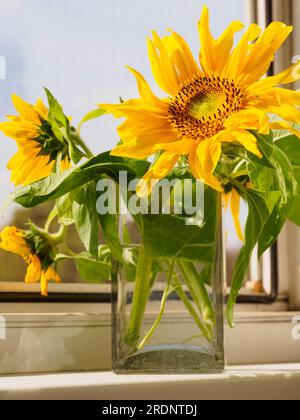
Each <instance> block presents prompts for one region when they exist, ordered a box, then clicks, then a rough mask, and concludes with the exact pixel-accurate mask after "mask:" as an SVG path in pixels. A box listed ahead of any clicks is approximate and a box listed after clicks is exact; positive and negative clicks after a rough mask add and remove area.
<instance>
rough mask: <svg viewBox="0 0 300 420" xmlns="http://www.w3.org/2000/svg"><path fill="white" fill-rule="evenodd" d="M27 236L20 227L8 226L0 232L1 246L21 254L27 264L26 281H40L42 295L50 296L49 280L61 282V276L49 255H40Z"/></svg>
mask: <svg viewBox="0 0 300 420" xmlns="http://www.w3.org/2000/svg"><path fill="white" fill-rule="evenodd" d="M27 237H28V235H27V232H25V231H23V230H21V229H18V228H16V227H15V226H8V227H6V228H4V229H3V230H2V232H1V233H0V248H1V249H3V250H5V251H8V252H12V253H14V254H17V255H20V256H21V257H22V258H23V259H24V261H25V262H26V264H27V272H26V276H25V282H26V283H38V282H40V284H41V295H42V296H48V283H49V281H54V282H56V283H60V282H61V278H60V276H59V275H58V274H57V273H56V271H55V269H54V268H53V267H52V261H51V260H49V258H48V256H45V255H43V256H40V255H39V254H38V252H37V251H36V250H35V249H33V248H32V246H30V245H29V241H28V240H27ZM45 257H47V258H45ZM45 260H47V264H45Z"/></svg>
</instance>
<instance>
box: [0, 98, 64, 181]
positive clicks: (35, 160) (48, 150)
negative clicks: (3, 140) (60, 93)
mask: <svg viewBox="0 0 300 420" xmlns="http://www.w3.org/2000/svg"><path fill="white" fill-rule="evenodd" d="M12 100H13V103H14V106H15V108H16V110H17V111H18V113H19V116H8V117H7V118H8V120H9V121H8V122H3V123H0V131H2V132H3V133H4V134H5V135H7V136H8V137H11V138H13V139H14V140H15V141H16V143H17V147H18V151H17V153H16V154H15V155H14V156H13V158H12V159H11V160H10V161H9V163H8V169H9V170H11V171H12V175H11V180H12V182H13V183H14V184H15V185H21V184H22V185H28V184H31V183H32V182H34V181H38V180H39V179H42V178H45V177H46V176H49V175H50V174H51V172H52V171H53V168H54V165H55V159H56V157H57V155H58V153H59V152H62V157H63V159H62V164H61V169H62V170H65V169H68V167H69V165H70V161H69V158H68V157H67V155H66V146H65V145H62V143H61V142H60V141H59V140H58V139H56V138H55V135H54V133H53V132H52V129H51V124H50V123H49V122H48V109H47V107H46V106H45V105H44V103H43V102H42V101H41V100H38V101H37V103H36V105H31V104H29V103H27V102H25V101H23V99H21V98H20V97H19V96H17V95H13V96H12Z"/></svg>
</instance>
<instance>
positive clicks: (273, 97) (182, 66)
mask: <svg viewBox="0 0 300 420" xmlns="http://www.w3.org/2000/svg"><path fill="white" fill-rule="evenodd" d="M242 28H243V25H242V23H240V22H234V23H232V24H231V25H230V26H229V27H228V28H227V29H226V31H225V32H224V33H223V34H222V35H221V37H220V38H219V39H214V38H213V37H212V35H211V32H210V24H209V12H208V9H207V7H204V9H203V13H202V17H201V20H200V22H199V34H200V41H201V51H200V63H198V62H197V61H196V60H195V59H194V57H193V55H192V53H191V50H190V48H189V46H188V45H187V43H186V42H185V40H184V39H183V38H182V37H181V36H180V35H178V34H177V33H175V32H173V31H170V35H168V36H166V37H164V38H160V37H159V36H158V35H157V33H155V32H154V33H153V39H151V40H150V39H149V40H148V51H149V58H150V62H151V67H152V72H153V75H154V78H155V80H156V82H157V84H158V85H159V87H160V88H161V89H162V90H163V91H164V92H165V93H166V94H167V95H168V96H167V97H165V98H163V99H160V98H158V97H157V96H156V95H155V94H154V93H153V91H152V90H151V88H150V86H149V85H148V84H147V82H146V80H145V79H144V77H143V76H142V75H141V74H140V73H139V72H137V71H136V70H134V69H132V68H129V70H130V71H131V72H132V73H133V74H134V76H135V77H136V79H137V83H138V89H139V93H140V98H138V99H133V100H129V101H127V102H125V103H122V104H116V105H110V104H104V105H101V106H102V107H103V108H104V109H105V110H106V111H107V112H110V113H113V114H114V116H115V117H116V118H125V119H126V121H125V122H124V123H123V124H122V125H121V126H120V127H119V128H118V132H119V135H120V137H121V138H122V140H123V144H121V145H119V146H118V147H116V148H115V149H114V150H113V152H112V154H113V155H115V156H123V157H129V158H139V159H146V158H148V157H150V156H152V155H155V154H157V159H155V162H154V164H153V165H152V167H151V169H150V171H149V172H148V173H147V174H146V175H145V177H144V180H143V182H141V183H140V185H139V194H140V195H142V196H143V195H147V194H148V192H149V189H151V184H153V183H154V182H155V181H157V180H159V179H161V178H163V177H165V176H166V175H167V174H168V173H169V172H170V171H171V170H172V169H173V168H174V166H175V165H176V163H177V162H178V160H179V159H180V157H181V156H187V157H188V162H189V168H190V171H191V172H192V174H193V175H194V176H195V178H197V179H200V180H203V181H204V182H205V183H206V184H208V185H209V186H211V187H212V188H214V189H216V190H218V191H223V186H222V183H221V182H220V180H219V179H217V177H216V176H215V175H214V172H215V169H216V166H217V164H218V162H219V160H220V157H221V155H222V147H221V145H222V143H223V142H225V143H238V144H240V145H242V146H243V147H245V148H246V149H247V150H248V151H250V152H251V153H253V154H255V155H257V156H258V157H261V152H260V150H259V148H258V145H257V140H256V137H255V136H254V135H253V134H252V133H251V132H250V130H255V131H257V132H259V133H262V134H267V133H269V131H270V129H272V128H284V129H288V130H291V131H292V132H294V133H296V134H297V135H298V136H300V134H299V133H298V132H295V130H293V128H292V124H294V123H300V112H299V110H298V109H297V107H296V105H297V104H299V103H300V93H298V92H294V91H291V90H287V89H283V88H280V87H278V86H279V85H282V84H288V83H291V82H294V81H295V80H298V79H300V74H299V73H298V72H297V71H296V69H297V65H298V63H297V64H295V65H294V66H293V67H291V68H289V69H287V70H285V71H283V72H282V73H280V74H277V75H276V76H272V77H265V78H263V76H264V75H265V74H266V72H267V71H268V69H269V67H270V64H271V63H272V61H273V60H274V54H275V52H276V51H277V50H278V49H279V47H280V46H281V45H282V44H283V43H284V41H285V40H286V39H287V37H288V36H289V34H290V33H291V31H292V29H293V28H292V27H290V26H286V25H285V24H284V23H280V22H273V23H272V24H271V25H270V26H269V27H268V28H267V29H266V30H265V31H264V32H262V30H261V29H260V28H259V27H258V26H257V25H256V24H252V25H251V26H250V27H249V28H248V30H247V31H246V32H245V33H244V35H243V36H242V38H241V40H240V42H239V43H238V45H237V46H236V47H235V48H234V47H233V46H234V35H235V33H237V32H238V31H240V30H241V29H242ZM270 114H275V115H277V116H278V117H280V118H281V119H282V120H285V121H282V122H276V124H275V123H274V124H272V123H271V119H270ZM158 152H160V153H158Z"/></svg>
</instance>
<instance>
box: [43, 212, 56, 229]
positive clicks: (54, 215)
mask: <svg viewBox="0 0 300 420" xmlns="http://www.w3.org/2000/svg"><path fill="white" fill-rule="evenodd" d="M57 216H58V211H57V207H56V206H55V207H54V208H53V210H52V211H51V213H50V214H49V216H48V219H47V221H46V224H45V230H46V231H47V232H49V229H50V226H51V224H52V222H53V220H54V219H55V218H56V217H57Z"/></svg>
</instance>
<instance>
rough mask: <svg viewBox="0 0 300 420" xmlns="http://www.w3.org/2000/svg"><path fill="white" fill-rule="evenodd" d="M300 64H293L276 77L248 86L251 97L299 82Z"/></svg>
mask: <svg viewBox="0 0 300 420" xmlns="http://www.w3.org/2000/svg"><path fill="white" fill-rule="evenodd" d="M299 66H300V62H298V63H296V64H294V65H293V66H292V67H289V68H288V69H286V70H284V71H282V72H281V73H279V74H277V75H276V76H271V77H266V78H265V79H262V80H259V81H257V82H255V83H253V84H252V85H250V86H249V87H248V88H247V90H248V92H251V93H252V94H253V95H261V94H263V93H265V92H267V91H268V90H269V89H272V88H274V87H276V86H278V85H282V84H289V83H294V82H296V81H297V80H300V71H299Z"/></svg>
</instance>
